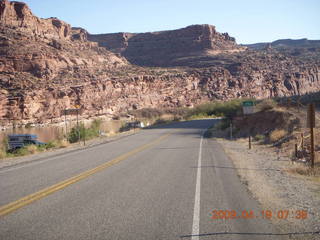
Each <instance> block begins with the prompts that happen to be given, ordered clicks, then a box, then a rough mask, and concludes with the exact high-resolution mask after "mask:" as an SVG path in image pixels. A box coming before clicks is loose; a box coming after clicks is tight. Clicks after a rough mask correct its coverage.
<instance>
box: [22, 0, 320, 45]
mask: <svg viewBox="0 0 320 240" xmlns="http://www.w3.org/2000/svg"><path fill="white" fill-rule="evenodd" d="M24 2H26V3H27V4H28V5H29V6H30V8H31V9H32V11H33V13H34V14H35V15H37V16H39V17H42V18H48V17H58V18H60V19H62V20H64V21H66V22H68V23H70V24H71V25H72V26H74V27H83V28H85V29H87V30H88V31H89V32H90V33H113V32H148V31H160V30H171V29H177V28H182V27H186V26H188V25H192V24H212V25H215V26H216V28H217V30H218V31H219V32H228V33H229V34H230V35H231V36H233V37H235V38H236V40H237V42H238V43H255V42H269V41H274V40H277V39H283V38H294V39H297V38H309V39H320V0H269V1H267V0H264V1H262V0H24Z"/></svg>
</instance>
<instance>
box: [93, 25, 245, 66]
mask: <svg viewBox="0 0 320 240" xmlns="http://www.w3.org/2000/svg"><path fill="white" fill-rule="evenodd" d="M88 39H89V40H91V41H94V42H98V43H99V45H100V46H102V47H105V48H106V49H108V50H110V51H112V52H114V53H120V54H122V55H123V56H125V57H126V58H127V59H128V60H129V61H130V62H131V63H134V64H137V65H142V66H162V67H163V66H165V67H168V66H172V65H174V61H175V60H176V59H177V58H182V57H187V56H194V55H197V56H199V55H207V54H208V53H209V54H214V53H215V54H217V53H226V52H233V51H242V50H244V49H245V47H240V46H238V45H237V44H236V42H235V39H234V38H232V37H230V36H229V35H228V33H223V34H221V33H218V32H217V31H216V29H215V27H214V26H211V25H208V24H205V25H192V26H188V27H186V28H182V29H178V30H173V31H161V32H151V33H139V34H133V33H114V34H97V35H90V34H88Z"/></svg>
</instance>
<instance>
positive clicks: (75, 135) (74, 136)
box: [68, 119, 101, 143]
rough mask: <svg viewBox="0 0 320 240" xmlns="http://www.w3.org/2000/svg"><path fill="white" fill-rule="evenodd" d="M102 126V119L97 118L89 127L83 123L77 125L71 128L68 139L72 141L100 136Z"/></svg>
mask: <svg viewBox="0 0 320 240" xmlns="http://www.w3.org/2000/svg"><path fill="white" fill-rule="evenodd" d="M100 126H101V120H100V119H96V120H94V121H93V122H92V123H91V126H90V127H89V128H86V127H85V126H84V124H83V123H81V124H80V125H79V126H75V127H73V128H72V129H71V131H70V133H69V134H68V141H69V142H70V143H75V142H79V141H81V140H83V139H86V140H87V139H91V138H94V137H98V136H99V131H100Z"/></svg>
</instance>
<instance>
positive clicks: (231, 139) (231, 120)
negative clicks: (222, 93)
mask: <svg viewBox="0 0 320 240" xmlns="http://www.w3.org/2000/svg"><path fill="white" fill-rule="evenodd" d="M230 139H231V140H232V118H231V121H230Z"/></svg>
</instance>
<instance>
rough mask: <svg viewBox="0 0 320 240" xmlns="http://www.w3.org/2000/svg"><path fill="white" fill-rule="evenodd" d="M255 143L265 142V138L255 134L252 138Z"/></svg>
mask: <svg viewBox="0 0 320 240" xmlns="http://www.w3.org/2000/svg"><path fill="white" fill-rule="evenodd" d="M253 139H254V140H255V141H264V140H265V136H264V135H262V134H257V135H255V136H254V138H253Z"/></svg>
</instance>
